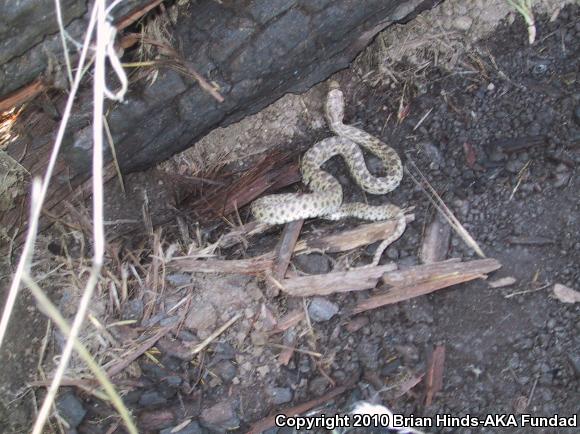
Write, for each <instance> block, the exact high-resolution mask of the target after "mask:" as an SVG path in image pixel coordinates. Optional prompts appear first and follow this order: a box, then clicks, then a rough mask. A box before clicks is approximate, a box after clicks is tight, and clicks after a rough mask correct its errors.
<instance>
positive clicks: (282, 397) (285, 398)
mask: <svg viewBox="0 0 580 434" xmlns="http://www.w3.org/2000/svg"><path fill="white" fill-rule="evenodd" d="M267 393H268V396H269V397H270V402H271V403H272V404H274V405H281V404H286V403H287V402H290V401H292V397H293V394H292V389H290V388H289V387H269V388H268V389H267Z"/></svg>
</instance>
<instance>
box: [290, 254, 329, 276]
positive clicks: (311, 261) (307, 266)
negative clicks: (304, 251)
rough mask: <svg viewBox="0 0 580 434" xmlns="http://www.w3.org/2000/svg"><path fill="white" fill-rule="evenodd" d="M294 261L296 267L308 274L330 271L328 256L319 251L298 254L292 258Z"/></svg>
mask: <svg viewBox="0 0 580 434" xmlns="http://www.w3.org/2000/svg"><path fill="white" fill-rule="evenodd" d="M294 263H295V264H296V266H297V267H298V268H300V269H301V270H302V271H304V272H305V273H308V274H325V273H328V272H329V271H330V262H329V260H328V258H327V257H326V256H324V255H322V254H320V253H310V254H308V255H298V256H297V257H296V259H294Z"/></svg>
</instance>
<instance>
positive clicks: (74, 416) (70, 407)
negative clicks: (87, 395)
mask: <svg viewBox="0 0 580 434" xmlns="http://www.w3.org/2000/svg"><path fill="white" fill-rule="evenodd" d="M56 408H57V409H58V412H59V414H60V416H61V417H62V418H63V419H64V420H66V421H67V423H68V424H69V425H70V426H71V428H76V427H77V426H79V424H80V423H81V422H82V421H83V419H84V417H85V415H86V414H87V410H85V407H84V406H83V404H82V402H81V401H80V400H79V399H78V398H77V397H76V396H75V394H74V393H72V392H67V393H64V394H63V395H60V396H59V397H58V399H57V400H56Z"/></svg>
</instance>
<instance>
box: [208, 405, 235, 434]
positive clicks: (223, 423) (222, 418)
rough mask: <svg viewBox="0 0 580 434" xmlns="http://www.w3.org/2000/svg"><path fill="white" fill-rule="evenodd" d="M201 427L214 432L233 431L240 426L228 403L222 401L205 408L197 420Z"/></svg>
mask: <svg viewBox="0 0 580 434" xmlns="http://www.w3.org/2000/svg"><path fill="white" fill-rule="evenodd" d="M199 420H200V422H201V423H202V425H204V426H205V427H207V428H209V429H212V430H216V431H220V432H221V431H229V430H234V429H236V428H238V427H239V426H240V419H239V418H238V416H237V415H236V413H235V411H234V409H233V408H232V406H231V404H230V403H229V402H228V401H222V402H219V403H217V404H216V405H214V406H213V407H210V408H206V409H205V410H203V411H202V412H201V416H200V418H199Z"/></svg>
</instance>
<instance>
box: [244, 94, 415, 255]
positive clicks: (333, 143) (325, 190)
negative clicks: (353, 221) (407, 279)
mask: <svg viewBox="0 0 580 434" xmlns="http://www.w3.org/2000/svg"><path fill="white" fill-rule="evenodd" d="M325 114H326V119H327V121H328V125H329V126H330V129H331V130H332V132H334V133H335V134H336V136H334V137H329V138H327V139H324V140H321V141H320V142H318V143H316V144H315V145H314V146H312V147H311V148H310V149H309V150H308V151H306V153H305V154H304V158H303V159H302V165H301V171H302V179H303V182H304V184H306V185H307V186H308V187H309V188H310V190H311V191H312V193H288V194H277V195H269V196H264V197H261V198H259V199H257V200H256V201H254V202H253V203H252V206H251V209H252V213H253V214H254V216H255V217H256V219H257V220H259V221H261V222H263V223H268V224H282V223H287V222H290V221H294V220H299V219H306V218H312V217H322V218H325V219H328V220H340V219H343V218H346V217H357V218H360V219H363V220H372V221H378V220H388V219H396V220H397V225H396V229H395V231H394V233H393V234H392V235H390V236H389V237H388V238H386V239H385V240H383V242H382V243H381V245H380V246H379V247H378V249H377V252H376V253H375V257H374V258H373V262H372V264H370V265H377V264H378V262H379V260H380V258H381V255H382V253H383V251H384V250H385V249H386V248H387V247H388V246H389V245H390V244H391V243H392V242H393V241H395V240H397V239H398V238H399V237H400V236H401V235H402V234H403V232H404V231H405V227H406V220H405V216H404V214H403V212H402V211H401V209H400V208H399V207H397V206H395V205H392V204H386V205H379V206H372V205H367V204H364V203H347V204H343V203H342V187H341V186H340V183H339V182H338V181H337V180H336V179H335V178H334V177H333V176H332V175H330V174H329V173H328V172H325V171H324V170H322V169H321V167H320V166H321V165H322V164H324V162H326V161H327V160H329V159H330V158H331V157H333V156H334V155H341V156H342V157H343V158H344V160H345V161H346V163H347V165H348V168H349V170H350V173H351V175H352V177H353V178H354V179H355V181H356V183H357V184H358V185H359V186H360V187H361V188H362V189H363V190H365V191H367V192H369V193H372V194H385V193H389V192H391V191H393V190H394V189H395V188H397V187H398V185H399V183H400V182H401V178H402V177H403V165H402V163H401V159H400V158H399V156H398V155H397V153H396V152H395V150H394V149H392V148H391V147H389V146H388V145H387V144H385V143H383V142H381V141H380V140H379V139H377V138H376V137H374V136H371V135H370V134H368V133H367V132H365V131H362V130H360V129H358V128H356V127H353V126H351V125H345V124H344V123H343V116H344V96H343V94H342V92H341V91H340V89H338V88H337V86H331V90H330V92H329V93H328V98H327V101H326V105H325ZM358 145H360V146H363V147H365V148H366V149H367V150H369V151H370V152H372V153H373V154H375V155H376V156H377V157H379V158H380V160H381V161H382V162H383V166H384V170H385V172H386V175H385V176H384V177H375V176H373V175H372V174H371V173H370V172H369V171H368V169H367V167H366V164H365V160H364V157H363V153H362V150H361V149H360V147H359V146H358Z"/></svg>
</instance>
